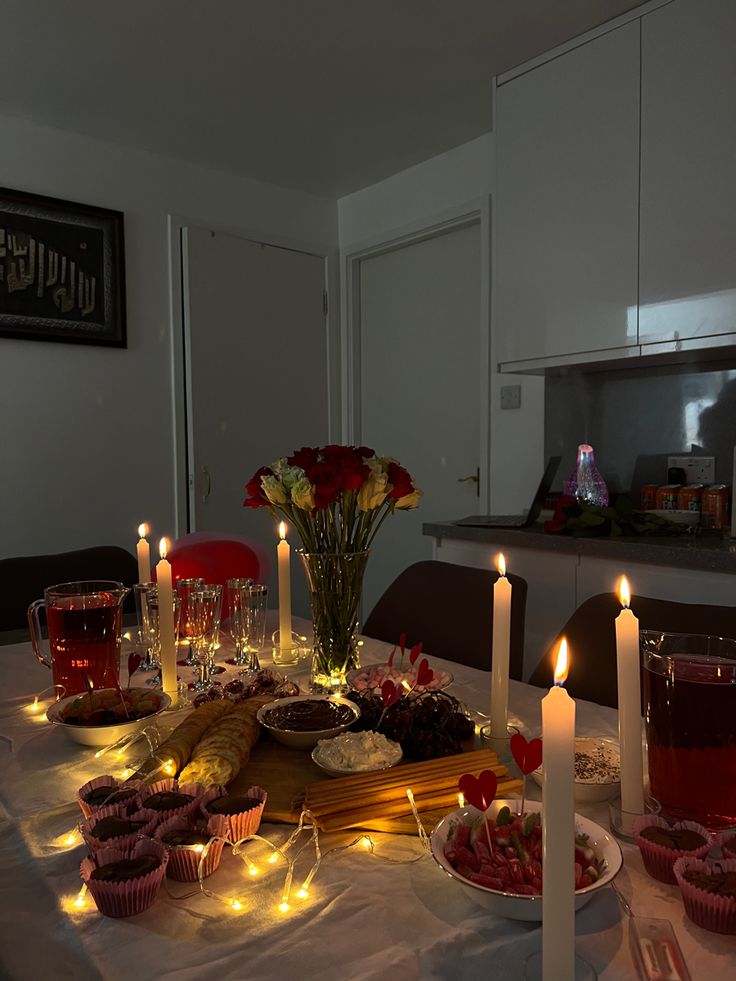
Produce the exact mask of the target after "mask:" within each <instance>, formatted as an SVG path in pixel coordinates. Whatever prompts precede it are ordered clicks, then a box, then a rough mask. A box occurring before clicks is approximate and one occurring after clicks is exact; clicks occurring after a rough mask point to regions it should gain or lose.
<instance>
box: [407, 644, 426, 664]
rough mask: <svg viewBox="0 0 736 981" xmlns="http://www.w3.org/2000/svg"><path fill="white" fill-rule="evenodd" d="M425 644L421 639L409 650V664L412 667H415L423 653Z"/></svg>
mask: <svg viewBox="0 0 736 981" xmlns="http://www.w3.org/2000/svg"><path fill="white" fill-rule="evenodd" d="M423 646H424V645H423V644H422V642H421V641H419V643H418V644H415V645H414V646H413V647H412V649H411V650H410V651H409V664H411V666H412V667H414V665H415V664H416V663H417V658H418V657H419V655H420V654H421V653H422V647H423Z"/></svg>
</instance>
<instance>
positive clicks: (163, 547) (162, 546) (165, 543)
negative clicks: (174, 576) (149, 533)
mask: <svg viewBox="0 0 736 981" xmlns="http://www.w3.org/2000/svg"><path fill="white" fill-rule="evenodd" d="M170 548H171V544H170V542H169V539H168V538H162V539H161V541H160V542H159V543H158V554H159V555H160V556H161V558H162V559H165V558H166V556H167V555H168V552H169V549H170Z"/></svg>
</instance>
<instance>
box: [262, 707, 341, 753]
mask: <svg viewBox="0 0 736 981" xmlns="http://www.w3.org/2000/svg"><path fill="white" fill-rule="evenodd" d="M306 701H328V702H336V703H338V704H339V705H346V706H347V707H348V708H349V709H350V711H351V712H352V713H353V718H352V719H351V720H350V721H349V722H345V723H343V725H340V726H334V727H333V728H332V729H315V730H314V731H307V732H295V731H294V730H292V729H279V728H277V727H276V726H273V725H269V724H268V722H267V721H266V719H267V717H268V713H269V712H271V711H272V710H273V709H275V708H278V707H279V706H281V705H289V704H290V703H292V702H306ZM358 718H360V709H359V708H358V706H357V705H356V704H355V702H351V701H350V700H349V699H347V698H343V697H342V695H292V696H290V697H289V698H277V699H276V701H275V702H269V703H268V704H267V705H262V706H261V708H259V709H258V714H257V719H258V721H259V722H260V723H261V725H262V726H263V728H264V729H265V730H266V731H267V732H270V733H271V735H272V736H273V738H274V739H275V740H276V741H277V742H280V743H283V745H284V746H291V747H292V748H293V749H312V747H313V746H316V745H317V743H318V742H319V740H320V739H329V738H330V737H331V736H337V735H338V734H339V733H341V732H345V730H346V729H349V728H350V726H351V725H352V724H353V723H354V722H355V720H356V719H358Z"/></svg>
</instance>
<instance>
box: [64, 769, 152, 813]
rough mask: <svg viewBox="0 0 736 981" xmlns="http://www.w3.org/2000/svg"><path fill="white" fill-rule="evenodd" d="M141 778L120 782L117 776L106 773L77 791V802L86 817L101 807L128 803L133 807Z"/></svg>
mask: <svg viewBox="0 0 736 981" xmlns="http://www.w3.org/2000/svg"><path fill="white" fill-rule="evenodd" d="M141 786H142V784H141V781H140V780H131V781H130V782H129V783H125V784H123V783H120V781H119V780H116V779H115V777H113V776H110V775H109V774H106V775H105V776H102V777H95V778H94V780H90V781H89V782H88V783H86V784H85V785H84V786H83V787H80V788H79V790H78V791H77V803H78V804H79V806H80V808H81V810H82V814H84V816H85V817H86V818H88V817H91V815H92V814H94V813H95V812H96V811H99V809H100V808H101V807H110V806H112V805H118V804H126V805H127V806H128V807H133V806H134V805H135V803H136V797H137V796H138V794H139V793H140V789H141Z"/></svg>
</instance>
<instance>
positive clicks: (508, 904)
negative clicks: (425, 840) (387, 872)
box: [430, 800, 623, 922]
mask: <svg viewBox="0 0 736 981" xmlns="http://www.w3.org/2000/svg"><path fill="white" fill-rule="evenodd" d="M520 803H521V801H518V800H494V801H493V803H492V804H491V806H490V808H489V809H488V814H489V816H491V817H494V818H495V816H496V814H498V812H499V811H500V810H501V808H502V807H510V808H511V810H512V811H514V810H518V808H519V805H520ZM525 807H526V810H527V811H541V810H542V805H541V804H540V803H539V801H533V800H528V801H526V804H525ZM478 813H479V812H478V811H477V810H476V809H475V808H474V807H462V808H459V809H458V810H456V811H452V812H451V813H450V814H448V815H446V816H445V817H443V818H442V820H441V821H440V823H439V824H438V825H437V827H436V828H435V829H434V831H433V832H432V835H431V838H430V843H431V846H432V857H433V858H434V860H435V862H437V864H438V865H439V866H440V868H441V869H443V870H444V871H445V872H446V873H447V874H448V875H449V876H450V877H451V878H452V879H455V880H456V882H458V883H459V884H460V886H461V888H462V889H463V890H464V891H465V892H466V893H467V894H468V896H470V898H471V899H473V900H474V901H475V902H476V903H478V904H479V905H481V906H483V907H485V908H486V909H488V910H490V911H491V912H492V913H495V914H496V915H497V916H505V917H508V918H509V919H511V920H528V921H532V922H534V921H537V922H539V921H541V919H542V897H541V896H517V895H515V894H514V893H509V892H501V891H499V890H496V889H488V888H487V886H479V885H477V884H476V883H475V882H471V881H470V879H466V878H465V876H463V875H460V873H459V872H457V871H456V870H455V869H453V867H452V866H451V865H450V863H449V862H448V861H447V859H446V858H445V842H446V841H447V837H448V832H449V830H450V828H451V827H453V826H454V825H455V823H456V822H457V821H461V822H463V823H466V824H471V823H472V822H473V821H475V820H476V818H477V817H478ZM575 829H576V831H577V833H578V834H584V835H587V836H588V840H589V843H590V846H591V848H593V849H594V850H595V852H596V854H597V855H598V857H599V858H600V859H602V860H603V862H604V870H603V872H602V873H601V877H600V878H599V879H598V881H597V882H594V883H593V884H592V885H590V886H586V887H585V889H578V890H577V891H576V892H575V909H576V910H578V909H582V907H583V906H585V904H586V903H588V902H589V901H590V900H591V899H592V897H593V896H594V894H595V893H596V892H598V891H599V890H601V889H604V888H605V887H606V886H607V885H608V884H609V883H610V882H612V881H613V879H615V878H616V876H617V875H618V873H619V871H620V870H621V866H622V865H623V855H622V854H621V848H620V847H619V844H618V842H617V841H616V839H615V838H614V837H612V835H610V834H609V833H608V832H607V831H606V830H605V829H604V828H602V827H601V826H600V825H599V824H595V823H594V822H593V821H589V820H588V819H587V818H584V817H582V816H581V815H580V814H576V815H575Z"/></svg>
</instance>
